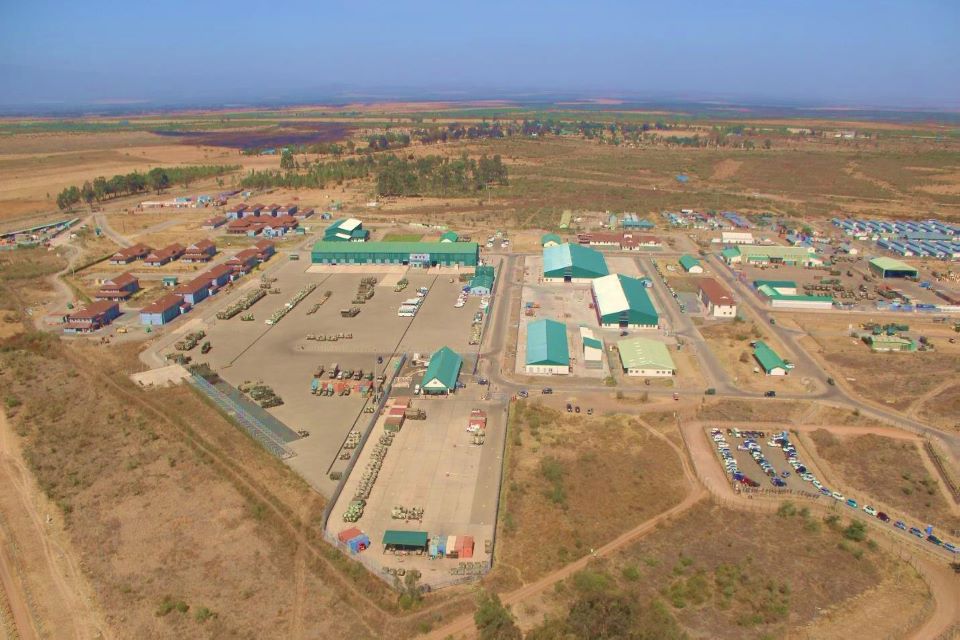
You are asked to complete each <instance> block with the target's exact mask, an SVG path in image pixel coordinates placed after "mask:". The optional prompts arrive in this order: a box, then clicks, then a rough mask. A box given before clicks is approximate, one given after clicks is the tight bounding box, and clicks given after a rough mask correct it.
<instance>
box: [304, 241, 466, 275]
mask: <svg viewBox="0 0 960 640" xmlns="http://www.w3.org/2000/svg"><path fill="white" fill-rule="evenodd" d="M479 256H480V247H479V245H477V243H476V242H328V241H320V242H317V243H315V244H314V245H313V252H312V253H311V259H312V260H313V263H314V264H402V265H409V266H411V267H415V268H424V269H426V268H429V267H436V266H444V267H451V266H459V267H475V266H476V265H477V262H478V258H479Z"/></svg>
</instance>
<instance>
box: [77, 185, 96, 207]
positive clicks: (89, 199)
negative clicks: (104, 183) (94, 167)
mask: <svg viewBox="0 0 960 640" xmlns="http://www.w3.org/2000/svg"><path fill="white" fill-rule="evenodd" d="M80 197H81V198H83V201H84V202H86V203H87V204H88V205H90V204H92V203H93V200H94V198H95V197H96V193H94V191H93V185H92V184H90V181H89V180H88V181H87V182H84V183H83V186H82V187H80Z"/></svg>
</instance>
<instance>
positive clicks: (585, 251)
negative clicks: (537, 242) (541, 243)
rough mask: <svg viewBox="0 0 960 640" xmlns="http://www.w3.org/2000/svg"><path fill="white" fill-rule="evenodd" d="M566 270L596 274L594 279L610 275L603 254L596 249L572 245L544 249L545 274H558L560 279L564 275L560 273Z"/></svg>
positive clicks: (566, 244)
mask: <svg viewBox="0 0 960 640" xmlns="http://www.w3.org/2000/svg"><path fill="white" fill-rule="evenodd" d="M566 269H576V270H579V271H582V272H584V273H589V274H594V275H593V277H600V276H605V275H607V274H608V273H610V270H609V269H608V268H607V261H606V259H604V257H603V254H602V253H600V252H599V251H596V250H594V249H590V248H588V247H581V246H580V245H578V244H570V243H565V244H560V245H557V246H554V247H544V249H543V272H544V273H545V274H550V273H554V272H556V273H557V277H559V275H562V274H561V273H560V272H563V271H565V270H566ZM575 277H576V276H575Z"/></svg>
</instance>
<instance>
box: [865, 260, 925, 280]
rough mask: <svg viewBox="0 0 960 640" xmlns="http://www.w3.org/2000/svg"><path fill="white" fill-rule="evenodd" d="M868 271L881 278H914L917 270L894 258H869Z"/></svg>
mask: <svg viewBox="0 0 960 640" xmlns="http://www.w3.org/2000/svg"><path fill="white" fill-rule="evenodd" d="M870 270H871V271H873V272H874V273H876V274H877V275H878V276H880V277H881V278H916V277H917V273H918V272H917V270H916V269H915V268H913V267H911V266H910V265H908V264H907V263H906V262H903V261H901V260H896V259H894V258H886V257H881V258H871V259H870Z"/></svg>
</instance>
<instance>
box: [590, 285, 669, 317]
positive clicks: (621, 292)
mask: <svg viewBox="0 0 960 640" xmlns="http://www.w3.org/2000/svg"><path fill="white" fill-rule="evenodd" d="M592 293H593V306H594V309H595V310H596V312H597V322H599V323H600V326H601V327H607V328H614V329H616V328H620V329H625V328H627V327H635V328H640V329H656V328H657V326H658V325H659V323H660V317H659V316H658V315H657V310H656V309H655V308H654V306H653V303H652V302H651V301H650V297H649V296H648V295H647V290H646V288H645V287H644V286H643V283H642V282H641V281H640V280H638V279H637V278H631V277H630V276H625V275H623V274H619V273H614V274H610V275H608V276H604V277H602V278H597V279H595V280H594V281H593V284H592Z"/></svg>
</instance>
